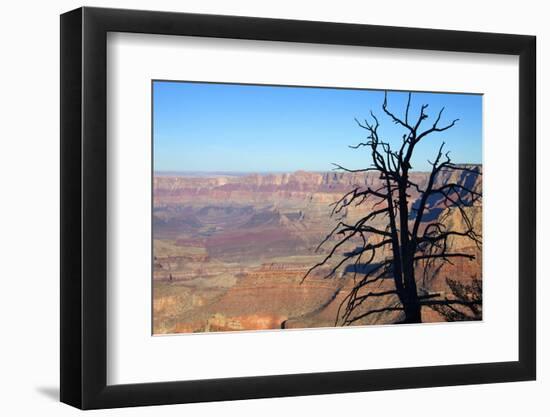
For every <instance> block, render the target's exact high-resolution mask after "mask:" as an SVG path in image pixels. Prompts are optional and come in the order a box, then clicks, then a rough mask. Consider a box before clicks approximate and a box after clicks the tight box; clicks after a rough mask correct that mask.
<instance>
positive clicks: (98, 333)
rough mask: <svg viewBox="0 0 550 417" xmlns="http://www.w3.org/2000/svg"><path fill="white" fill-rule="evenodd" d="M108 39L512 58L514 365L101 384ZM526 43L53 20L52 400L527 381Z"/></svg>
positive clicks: (531, 287)
mask: <svg viewBox="0 0 550 417" xmlns="http://www.w3.org/2000/svg"><path fill="white" fill-rule="evenodd" d="M108 32H132V33H147V34H163V35H175V36H177V35H187V36H199V37H215V38H236V39H254V40H269V41H286V42H305V43H319V44H334V45H359V46H371V47H382V48H402V49H421V50H440V51H457V52H476V53H490V54H507V55H516V56H519V103H518V112H519V132H518V137H519V155H518V158H519V293H518V298H519V347H518V348H519V360H518V361H514V362H497V363H477V364H467V365H445V366H428V367H413V368H396V369H376V370H357V371H344V372H327V373H310V374H292V375H273V376H255V377H239V378H225V379H209V380H199V381H174V382H162V383H141V384H131V385H112V386H110V385H107V383H106V381H107V379H106V375H107V334H106V329H107V303H106V300H107V272H106V271H107V268H106V266H107V262H106V260H107V259H106V258H107V252H106V245H107V181H108V178H107V134H106V127H107V111H106V93H107V87H106V85H107V73H106V46H107V41H106V39H107V33H108ZM535 45H536V38H535V37H534V36H524V35H510V34H494V33H481V32H460V31H448V30H431V29H415V28H403V27H387V26H371V25H358V24H341V23H326V22H312V21H295V20H279V19H265V18H252V17H233V16H218V15H201V14H186V13H170V12H152V11H136V10H119V9H102V8H88V7H84V8H80V9H77V10H73V11H71V12H68V13H65V14H63V15H62V16H61V54H60V55H61V310H60V314H61V401H62V402H64V403H67V404H70V405H72V406H75V407H78V408H82V409H95V408H111V407H124V406H143V405H156V404H174V403H190V402H201V401H219V400H237V399H251V398H264V397H282V396H298V395H313V394H327V393H343V392H357V391H376V390H388V389H403V388H424V387H435V386H450V385H463V384H482V383H496V382H507V381H525V380H533V379H535V377H536V314H535V311H536V305H535V300H536V297H535V292H536V285H535V280H536V278H535V274H536V270H535V265H536V262H535V256H536V255H535V253H536V203H535V202H536V194H535V193H536V191H535V184H536V174H535V173H536V165H535V160H536V158H535V156H536V145H535V133H536V132H535V121H536V120H535V118H536V112H535V110H536V92H535V87H536V82H535V79H536V77H535V75H536V73H535V67H536V65H535V61H536V56H535V54H536V52H535V50H536V47H535Z"/></svg>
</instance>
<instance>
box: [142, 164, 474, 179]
mask: <svg viewBox="0 0 550 417" xmlns="http://www.w3.org/2000/svg"><path fill="white" fill-rule="evenodd" d="M454 164H455V165H459V166H460V165H461V166H464V165H472V166H482V165H483V164H480V163H479V164H478V163H470V162H456V163H454ZM298 172H305V173H312V174H326V173H330V174H345V173H347V172H346V171H342V170H330V169H328V170H308V169H294V170H287V171H195V170H167V171H164V170H155V171H153V175H154V176H158V177H170V176H182V177H183V176H186V177H192V176H196V177H198V176H208V175H217V176H222V175H228V176H234V177H239V176H240V177H242V176H246V175H273V174H295V173H298ZM369 172H372V173H376V171H369ZM410 172H412V173H414V172H425V173H427V172H430V171H429V170H412V171H410Z"/></svg>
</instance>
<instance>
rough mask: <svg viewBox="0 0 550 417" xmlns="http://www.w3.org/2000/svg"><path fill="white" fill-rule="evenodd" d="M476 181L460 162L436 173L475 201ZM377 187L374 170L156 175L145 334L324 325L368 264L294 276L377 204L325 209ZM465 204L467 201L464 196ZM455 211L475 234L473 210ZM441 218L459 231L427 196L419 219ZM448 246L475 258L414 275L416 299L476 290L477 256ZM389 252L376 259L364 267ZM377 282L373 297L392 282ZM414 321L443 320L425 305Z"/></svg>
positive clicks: (384, 320) (423, 178) (465, 247)
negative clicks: (340, 228) (344, 225)
mask: <svg viewBox="0 0 550 417" xmlns="http://www.w3.org/2000/svg"><path fill="white" fill-rule="evenodd" d="M476 173H479V174H481V166H479V165H470V166H468V170H453V171H448V172H444V173H442V174H441V175H439V176H438V177H437V180H436V181H437V182H438V183H439V184H447V183H456V184H462V185H464V186H467V187H468V188H471V189H475V190H476V191H479V192H481V175H477V174H476ZM428 180H429V173H425V172H412V173H411V181H413V182H415V183H416V184H417V185H418V187H419V189H424V188H425V187H426V185H427V183H428ZM381 184H382V183H381V180H380V178H379V176H377V174H375V173H372V172H368V173H363V172H361V173H347V172H305V171H297V172H292V173H265V174H238V173H155V175H154V178H153V216H152V222H153V333H154V334H172V333H189V332H208V331H240V330H268V329H287V328H312V327H330V326H334V325H335V320H336V318H337V316H338V309H339V307H340V305H341V304H342V301H343V300H344V298H345V297H346V295H347V294H348V293H349V291H350V289H351V288H352V286H353V282H354V279H356V278H357V276H359V275H360V274H361V270H360V268H361V267H363V268H365V267H368V266H361V265H359V267H358V266H354V265H345V266H344V267H343V268H340V269H339V270H338V273H337V274H335V275H333V276H332V277H330V278H326V277H325V276H326V275H327V272H328V271H329V270H330V269H331V267H332V266H333V265H334V262H336V261H337V260H338V258H336V259H335V260H334V261H333V263H332V264H331V263H330V262H329V264H328V265H325V266H323V267H321V268H318V269H316V270H315V271H313V273H312V274H310V275H309V276H308V277H307V279H305V280H304V279H303V278H304V276H305V275H306V273H307V271H308V270H309V269H310V268H311V267H312V266H313V265H315V264H316V263H318V262H319V261H320V260H322V259H323V258H324V257H325V256H326V255H327V253H328V251H329V250H330V249H331V247H332V246H333V245H331V244H330V243H333V242H330V241H329V242H328V244H327V245H326V246H324V247H322V248H320V249H319V250H317V247H318V245H319V243H320V242H321V241H322V240H323V239H324V238H325V237H326V236H327V235H328V233H329V232H330V231H331V230H332V229H333V228H334V227H335V225H336V224H337V222H338V220H341V219H345V220H346V221H347V222H353V221H357V220H358V219H360V218H362V217H364V216H365V215H367V214H369V213H370V212H372V211H373V210H374V209H375V208H374V207H373V203H374V202H375V200H373V201H372V202H371V201H366V202H364V203H363V204H360V205H357V206H350V207H347V208H346V210H344V211H343V212H342V213H339V215H338V216H332V217H331V211H332V205H331V204H333V203H335V202H336V201H338V200H339V199H341V198H342V197H343V196H344V195H345V194H346V193H347V192H349V191H350V190H352V189H353V188H355V187H357V186H360V187H363V188H367V187H371V188H373V189H375V188H378V187H380V186H381ZM419 196H420V195H419V193H418V191H417V190H416V189H415V188H412V187H411V188H410V196H409V203H410V207H411V208H414V207H415V204H418V200H419ZM463 197H464V199H465V201H467V198H468V197H467V196H466V195H465V196H463ZM463 209H464V210H466V211H467V212H468V215H469V218H470V219H471V220H472V223H473V225H474V228H475V230H476V232H477V233H479V234H481V231H482V207H481V202H480V201H477V202H475V203H473V204H467V206H466V207H464V208H463ZM443 213H446V215H445V217H444V220H443V217H441V216H443ZM439 218H441V219H442V221H444V222H445V224H447V225H449V226H450V227H453V228H456V229H460V228H461V227H462V226H463V225H462V222H463V220H462V218H461V216H460V215H459V213H458V209H456V208H452V209H451V210H450V212H447V211H446V210H445V204H444V201H442V199H441V197H439V198H438V197H437V196H434V198H430V199H429V201H428V209H427V212H426V213H425V215H424V217H423V219H424V220H425V222H429V221H434V220H437V219H439ZM412 220H414V219H413V218H412V219H411V221H412ZM377 222H378V223H374V225H375V226H377V227H381V228H384V227H385V222H387V220H384V218H379V219H378V220H377ZM334 242H336V241H334ZM355 243H357V242H355ZM450 245H452V247H453V249H456V250H461V251H464V252H466V253H471V254H472V255H474V256H475V258H474V259H473V260H469V259H457V260H453V262H452V263H444V264H442V265H438V267H437V268H431V269H430V270H429V271H428V270H422V268H421V266H419V267H418V269H419V271H417V280H418V285H419V291H421V292H423V293H426V294H432V293H434V292H437V293H438V294H440V295H441V296H442V297H445V295H446V294H447V295H449V294H450V295H453V294H454V295H456V294H455V293H456V288H457V286H458V287H459V288H462V289H464V288H467V289H469V290H471V288H473V287H475V288H478V287H479V285H474V286H473V287H472V283H480V282H481V279H482V256H481V255H482V253H481V249H480V248H478V247H477V246H476V245H475V244H474V243H473V242H472V241H470V240H469V239H467V238H465V237H461V236H453V237H452V238H451V239H450ZM354 249H355V246H354V244H353V243H350V244H349V245H347V246H346V245H345V246H343V247H341V248H340V252H339V255H340V256H341V254H342V253H344V252H346V251H352V250H354ZM389 255H390V254H389V253H386V252H384V251H382V252H380V254H379V255H378V256H379V258H377V259H375V260H374V262H376V261H377V260H383V259H385V258H387V257H388V256H389ZM377 285H378V286H377V290H381V291H383V290H387V289H391V285H392V282H391V280H389V279H385V280H382V281H381V282H380V284H377ZM479 288H480V287H479ZM479 291H480V290H479ZM392 297H393V296H392V295H388V296H387V297H376V298H373V299H372V300H369V301H368V302H367V303H365V307H366V308H371V309H372V308H377V307H379V306H385V305H389V304H392V303H395V300H394V299H392ZM399 315H400V313H399V312H381V313H380V314H373V315H370V316H368V317H366V318H365V319H364V320H362V321H359V322H357V323H356V324H358V325H370V324H392V323H395V322H397V321H399ZM422 318H423V322H440V321H445V320H446V319H448V317H445V315H444V314H442V313H441V312H440V311H439V312H438V311H437V310H434V309H431V308H429V307H423V311H422ZM479 318H480V317H476V319H479Z"/></svg>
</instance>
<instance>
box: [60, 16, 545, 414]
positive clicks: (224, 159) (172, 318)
mask: <svg viewBox="0 0 550 417" xmlns="http://www.w3.org/2000/svg"><path fill="white" fill-rule="evenodd" d="M61 101H62V105H61V116H62V120H61V164H62V166H61V191H62V195H61V208H62V212H61V220H62V222H61V238H62V239H61V240H62V242H61V245H62V247H61V266H62V268H61V400H62V401H63V402H65V403H68V404H70V405H73V406H76V407H79V408H83V409H90V408H110V407H123V406H137V405H154V404H171V403H185V402H199V401H216V400H232V399H247V398H262V397H275V396H296V395H312V394H323V393H340V392H353V391H368V390H385V389H399V388H420V387H433V386H445V385H460V384H479V383H493V382H505V381H522V380H532V379H535V375H536V351H535V345H536V343H535V342H536V331H535V329H536V317H535V244H536V242H535V236H536V223H535V217H536V216H535V214H536V213H535V198H536V197H535V102H536V100H535V38H534V37H531V36H523V35H508V34H490V33H474V32H457V31H443V30H428V29H413V28H397V27H383V26H370V25H355V24H340V23H327V22H309V21H291V20H277V19H263V18H251V17H235V16H214V15H197V14H185V13H167V12H148V11H134V10H115V9H98V8H81V9H77V10H74V11H72V12H68V13H66V14H64V15H62V16H61Z"/></svg>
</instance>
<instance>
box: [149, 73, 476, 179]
mask: <svg viewBox="0 0 550 417" xmlns="http://www.w3.org/2000/svg"><path fill="white" fill-rule="evenodd" d="M407 96H408V93H406V92H395V91H390V92H388V108H389V109H390V110H391V111H392V112H393V113H394V114H396V115H399V116H402V115H403V114H404V111H405V107H406V102H407ZM383 100H384V92H383V91H380V90H358V89H340V88H315V87H286V86H262V85H241V84H223V83H195V82H172V81H154V82H153V109H154V110H153V141H154V144H153V145H154V172H155V173H157V172H158V173H163V172H173V173H176V172H178V173H185V172H191V173H192V172H195V173H203V174H205V173H209V172H210V173H228V174H229V173H239V174H253V173H256V174H260V173H266V174H269V173H290V172H296V171H309V172H330V171H333V168H334V166H333V165H332V164H333V163H336V164H340V165H342V166H344V167H346V168H349V169H361V168H366V167H369V166H370V164H371V160H370V154H369V152H368V151H366V149H358V150H354V149H350V148H349V146H348V145H354V144H357V143H359V142H361V141H363V140H364V139H365V137H366V131H365V130H363V129H361V128H360V127H358V126H357V124H356V122H355V121H354V118H357V119H359V120H363V119H364V118H365V117H366V116H368V117H369V119H370V115H369V113H370V110H372V111H373V112H374V113H375V115H376V116H377V117H378V119H379V121H380V128H379V132H380V135H381V138H382V139H383V140H385V141H388V142H390V143H391V144H392V146H393V147H397V146H398V144H399V143H400V141H401V137H402V135H403V133H404V130H403V128H400V127H399V126H396V125H395V124H393V122H392V121H391V120H390V119H389V118H388V117H387V116H386V115H385V114H384V113H383V111H382V103H383ZM421 104H429V107H428V109H427V113H428V115H429V116H430V117H429V118H428V119H427V120H426V121H424V122H423V124H422V126H423V128H424V129H426V128H428V127H430V126H431V125H432V124H433V121H434V119H435V117H436V116H437V113H438V112H439V110H440V109H441V107H445V111H444V113H443V115H442V118H441V122H440V125H445V124H446V123H449V122H450V121H452V120H454V119H456V118H458V119H460V120H459V121H458V122H457V124H456V125H455V126H454V127H453V128H451V129H449V130H448V131H445V132H442V133H434V134H432V135H430V136H428V137H427V138H426V139H424V140H423V141H422V142H421V143H420V144H419V145H418V146H417V148H416V150H415V155H414V156H413V160H412V169H413V171H420V172H424V171H429V170H430V165H429V162H428V160H433V158H434V154H435V153H436V152H437V150H438V149H439V146H440V144H441V142H442V141H445V143H446V145H445V150H446V151H450V157H451V159H452V161H453V162H455V163H457V164H458V163H460V164H481V162H482V140H481V138H482V96H481V95H473V94H456V93H453V94H449V93H414V92H413V93H412V99H411V108H410V114H409V119H410V120H414V119H415V117H418V111H419V107H420V105H421ZM334 172H338V171H334Z"/></svg>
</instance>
